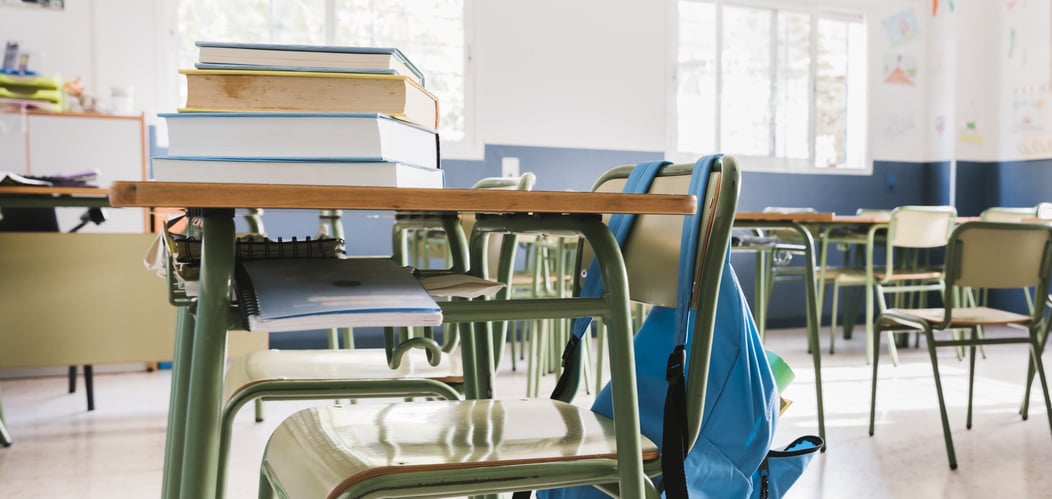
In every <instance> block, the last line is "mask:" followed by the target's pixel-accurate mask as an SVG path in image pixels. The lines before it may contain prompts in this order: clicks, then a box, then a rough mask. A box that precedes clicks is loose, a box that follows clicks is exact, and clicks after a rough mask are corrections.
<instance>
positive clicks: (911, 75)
mask: <svg viewBox="0 0 1052 499" xmlns="http://www.w3.org/2000/svg"><path fill="white" fill-rule="evenodd" d="M883 74H884V83H887V84H889V85H909V86H913V85H915V84H914V81H915V80H916V79H917V58H916V57H913V56H912V55H909V54H901V53H896V54H885V55H884V68H883Z"/></svg>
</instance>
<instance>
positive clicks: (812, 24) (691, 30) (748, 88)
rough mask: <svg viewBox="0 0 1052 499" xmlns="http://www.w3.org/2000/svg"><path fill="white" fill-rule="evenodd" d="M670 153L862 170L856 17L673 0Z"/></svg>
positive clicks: (860, 39) (861, 35) (861, 40)
mask: <svg viewBox="0 0 1052 499" xmlns="http://www.w3.org/2000/svg"><path fill="white" fill-rule="evenodd" d="M678 5H679V8H678V14H679V15H678V27H677V31H678V33H679V36H678V44H677V45H678V57H677V61H676V67H677V79H676V92H675V95H676V112H675V115H676V123H675V127H674V128H675V133H676V139H675V140H674V141H673V142H672V144H673V147H674V149H675V153H674V155H684V156H685V155H687V154H690V155H693V156H695V157H696V156H697V155H698V154H703V153H706V152H711V151H721V152H725V153H728V154H734V155H735V156H737V157H739V159H742V160H743V161H742V163H743V164H744V165H745V166H746V167H749V166H750V165H751V166H755V167H757V168H758V169H768V170H799V169H813V168H821V169H829V168H838V169H848V168H854V169H862V168H868V165H866V164H865V150H864V147H865V146H864V145H865V142H866V141H865V136H866V130H865V119H864V117H865V112H866V108H865V107H866V98H865V62H864V61H865V60H866V49H865V27H864V25H863V21H862V18H861V16H851V15H842V14H831V13H822V12H817V11H815V10H813V9H799V10H793V9H789V8H785V7H781V6H780V7H778V8H772V7H769V6H764V5H762V4H759V3H747V2H731V1H726V2H714V1H712V0H680V1H679V3H678Z"/></svg>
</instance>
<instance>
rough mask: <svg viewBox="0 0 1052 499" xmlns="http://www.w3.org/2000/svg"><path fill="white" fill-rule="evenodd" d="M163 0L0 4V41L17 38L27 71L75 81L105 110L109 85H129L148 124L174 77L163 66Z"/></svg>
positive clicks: (165, 40) (166, 101)
mask: <svg viewBox="0 0 1052 499" xmlns="http://www.w3.org/2000/svg"><path fill="white" fill-rule="evenodd" d="M165 4H166V2H165V1H162V2H141V1H135V0H76V1H69V2H66V7H65V9H63V10H56V9H42V8H38V7H22V6H9V5H2V6H0V38H2V39H4V40H18V41H19V42H20V47H21V48H22V49H24V50H29V51H30V52H31V53H32V54H33V55H32V56H31V58H30V69H35V70H37V71H40V72H42V73H45V74H56V73H57V74H61V75H62V77H63V79H65V80H72V79H73V78H76V77H80V78H81V82H82V83H83V84H84V85H85V87H86V89H87V91H88V92H89V93H91V94H93V95H94V96H95V97H97V98H98V99H99V100H100V102H101V103H102V104H103V105H104V106H106V105H109V104H110V95H111V87H114V86H124V87H127V86H130V87H133V88H134V92H135V94H134V95H135V106H136V110H138V111H143V112H145V113H146V115H147V120H148V121H151V119H152V117H153V115H155V114H156V113H157V112H160V111H162V110H165V109H168V108H170V106H172V105H173V104H172V103H171V101H174V97H171V98H169V97H167V96H168V95H172V94H173V93H174V91H175V90H174V88H175V87H174V84H175V83H176V79H175V77H174V73H173V74H172V75H171V76H166V73H170V72H169V71H168V70H167V69H166V68H168V67H173V66H172V64H173V63H169V62H168V61H169V60H170V56H169V55H168V53H169V50H168V49H167V45H166V44H167V43H168V37H169V35H168V33H169V31H170V30H169V29H168V28H167V27H166V26H165V21H164V19H165V18H166V17H167V16H165V15H163V13H164V11H165V8H166V7H165Z"/></svg>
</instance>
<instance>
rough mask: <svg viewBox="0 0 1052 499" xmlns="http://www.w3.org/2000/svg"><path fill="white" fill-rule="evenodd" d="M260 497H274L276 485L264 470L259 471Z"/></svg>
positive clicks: (270, 498)
mask: <svg viewBox="0 0 1052 499" xmlns="http://www.w3.org/2000/svg"><path fill="white" fill-rule="evenodd" d="M258 494H259V495H258V496H257V497H259V499H274V497H275V495H274V486H273V485H271V483H270V480H269V479H267V474H266V473H263V471H262V470H260V472H259V493H258Z"/></svg>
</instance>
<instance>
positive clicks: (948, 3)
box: [931, 0, 953, 16]
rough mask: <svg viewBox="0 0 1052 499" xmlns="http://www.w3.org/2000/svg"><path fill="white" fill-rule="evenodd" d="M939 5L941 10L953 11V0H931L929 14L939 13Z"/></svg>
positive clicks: (935, 14)
mask: <svg viewBox="0 0 1052 499" xmlns="http://www.w3.org/2000/svg"><path fill="white" fill-rule="evenodd" d="M939 7H942V8H943V10H946V11H949V12H950V13H953V0H945V1H942V2H940V1H939V0H931V15H932V16H937V15H939Z"/></svg>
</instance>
